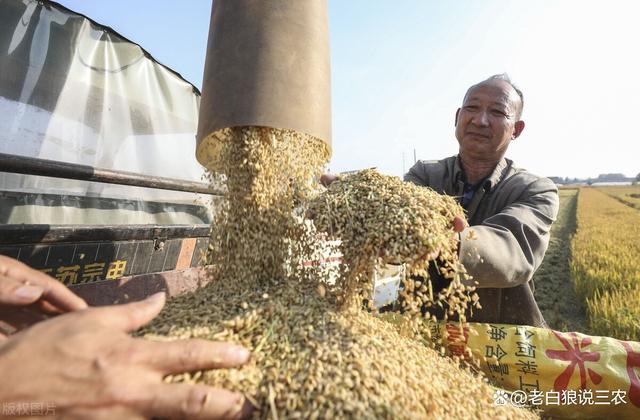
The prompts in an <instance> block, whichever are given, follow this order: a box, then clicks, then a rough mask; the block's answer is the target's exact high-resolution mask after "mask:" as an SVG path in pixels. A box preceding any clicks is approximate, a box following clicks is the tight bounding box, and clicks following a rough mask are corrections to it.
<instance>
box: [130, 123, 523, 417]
mask: <svg viewBox="0 0 640 420" xmlns="http://www.w3.org/2000/svg"><path fill="white" fill-rule="evenodd" d="M221 145H222V147H223V149H222V152H221V153H220V154H219V155H220V160H221V161H220V162H219V163H220V164H222V165H223V167H224V168H225V171H224V172H225V178H226V184H227V189H228V193H227V196H226V200H225V203H224V204H223V205H222V206H221V208H220V209H216V210H218V214H217V217H216V221H215V222H214V224H213V225H212V233H211V238H212V245H213V246H212V247H211V249H210V255H209V262H210V263H211V264H212V271H211V275H212V276H215V277H214V281H213V282H212V283H210V284H209V285H208V286H206V287H205V288H202V289H200V290H198V291H197V292H195V293H189V294H186V295H182V296H179V297H177V298H175V299H173V300H171V301H170V302H169V304H168V305H167V308H166V309H165V310H164V311H163V312H162V313H161V314H160V316H159V317H158V318H156V319H155V320H154V321H153V322H152V324H150V325H149V326H148V327H147V328H145V329H144V330H143V331H142V332H143V333H146V337H148V338H150V339H156V340H171V339H176V338H206V339H212V340H223V341H230V342H235V343H240V344H243V345H244V346H246V347H247V348H249V349H250V350H251V351H252V357H251V360H250V361H249V363H248V364H247V365H245V366H243V367H242V368H240V369H226V370H211V371H205V372H194V373H190V374H183V375H177V376H173V377H168V378H167V380H168V381H174V382H199V383H206V384H210V385H214V386H219V387H225V388H227V389H230V390H235V391H240V392H243V393H244V394H245V395H246V397H247V398H248V399H249V400H250V401H251V402H252V403H253V405H254V406H255V407H256V411H255V412H254V416H255V417H256V418H273V419H278V418H305V419H306V418H311V419H316V418H401V419H402V418H426V417H436V418H443V417H445V416H446V417H453V418H495V417H500V418H533V417H534V415H533V414H532V413H531V412H528V411H525V410H522V409H518V408H515V407H511V406H495V405H494V404H493V398H492V395H493V390H492V389H491V388H490V387H489V386H488V385H487V384H486V383H485V382H483V381H482V380H481V379H480V378H478V377H475V376H473V375H472V374H470V373H469V372H467V371H465V370H461V369H459V368H458V367H457V365H456V364H454V362H452V361H451V360H449V359H446V358H443V357H441V356H439V355H438V354H437V353H436V352H435V351H434V350H432V349H430V348H427V347H426V346H424V345H423V344H422V343H420V342H419V341H417V340H413V339H411V338H407V337H405V336H402V335H400V334H399V332H398V330H397V328H396V327H395V326H394V325H392V324H390V323H387V322H384V321H382V320H380V319H378V318H376V317H374V316H373V315H372V314H370V313H368V312H366V311H364V310H363V309H362V304H361V302H360V301H359V300H358V299H356V298H355V297H354V296H355V294H357V292H356V290H357V289H360V288H362V287H361V286H362V284H364V282H365V277H364V276H365V274H364V273H362V272H360V271H359V270H361V267H360V266H354V267H350V268H349V269H350V270H352V271H351V273H352V274H351V277H350V278H357V279H358V281H359V282H360V283H359V286H357V287H356V286H351V285H348V284H347V285H345V283H344V280H340V281H339V282H340V284H342V285H345V286H346V287H347V289H349V290H352V291H353V293H355V294H349V293H346V292H344V291H343V290H338V289H337V288H333V287H328V285H327V282H326V280H327V278H326V277H327V274H326V271H325V269H324V268H323V267H322V265H313V264H312V265H310V266H305V265H304V264H301V262H302V261H305V260H308V259H309V258H313V256H314V255H317V252H318V241H317V240H316V235H315V233H314V232H313V229H310V228H309V225H308V224H306V223H304V222H302V221H301V217H300V216H301V215H303V214H305V212H306V209H305V206H304V203H305V202H308V200H309V199H310V197H311V193H313V190H314V189H315V188H316V187H315V182H314V179H317V176H319V174H320V171H321V168H322V166H323V165H324V164H325V163H326V161H327V159H328V153H327V150H326V148H325V146H324V143H323V142H321V141H320V140H318V139H315V138H313V137H311V136H307V135H303V134H300V133H296V132H292V131H289V130H279V129H269V128H263V127H240V128H233V129H229V130H226V131H225V132H224V133H222V134H221ZM446 217H447V215H446V214H443V219H444V218H446ZM447 231H450V229H447ZM364 233H366V232H363V234H364ZM440 234H441V236H438V235H440ZM440 234H438V235H436V236H435V237H434V239H433V241H434V243H433V246H432V248H429V249H436V248H437V249H439V250H440V255H443V256H444V255H446V253H447V252H448V251H447V250H451V249H452V248H448V247H450V245H447V243H443V244H440V243H439V242H438V241H439V240H440V239H443V238H448V233H443V232H440ZM445 242H446V241H445ZM451 246H452V245H451ZM364 252H366V253H368V254H371V253H375V257H376V258H378V254H377V252H378V251H377V250H376V249H373V248H371V249H369V248H366V249H365V251H364ZM371 258H373V257H371ZM373 259H375V258H373ZM367 260H368V259H367ZM364 266H367V264H364V265H363V267H364ZM367 269H368V268H367ZM353 273H356V274H353ZM350 293H351V292H350Z"/></svg>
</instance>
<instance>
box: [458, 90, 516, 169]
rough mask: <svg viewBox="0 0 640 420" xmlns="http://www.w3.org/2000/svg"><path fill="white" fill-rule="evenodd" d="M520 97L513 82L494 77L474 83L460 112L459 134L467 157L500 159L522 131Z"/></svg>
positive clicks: (486, 159) (462, 151) (461, 148)
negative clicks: (511, 83) (519, 108)
mask: <svg viewBox="0 0 640 420" xmlns="http://www.w3.org/2000/svg"><path fill="white" fill-rule="evenodd" d="M519 104H520V98H519V96H518V94H517V93H516V91H515V90H514V89H513V88H512V87H511V85H509V83H507V82H505V81H502V80H492V81H489V82H485V83H482V84H479V85H477V86H474V87H472V88H471V89H470V90H469V91H468V92H467V95H466V97H465V98H464V103H463V104H462V108H460V109H458V112H457V113H456V138H457V139H458V143H459V144H460V154H461V155H463V156H464V157H465V158H467V159H472V160H481V161H495V162H498V161H499V160H500V159H501V158H502V156H504V154H505V152H506V151H507V147H508V146H509V143H510V142H511V140H513V139H515V138H516V137H518V136H519V135H520V133H521V132H522V130H523V129H524V122H523V121H518V115H517V114H518V105H519Z"/></svg>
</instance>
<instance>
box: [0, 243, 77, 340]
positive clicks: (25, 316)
mask: <svg viewBox="0 0 640 420" xmlns="http://www.w3.org/2000/svg"><path fill="white" fill-rule="evenodd" d="M86 307H87V304H86V302H85V301H84V300H82V299H81V298H80V297H78V296H76V295H75V294H74V293H73V292H71V291H70V290H69V289H68V288H67V287H65V286H64V285H63V284H62V283H60V282H59V281H57V280H55V279H53V278H51V277H49V276H47V275H46V274H43V273H41V272H39V271H37V270H34V269H32V268H29V267H28V266H26V265H25V264H23V263H21V262H19V261H17V260H14V259H12V258H9V257H5V256H3V255H0V321H3V322H5V323H6V324H8V325H9V326H11V327H12V329H18V330H19V329H21V328H24V327H27V326H29V325H32V324H34V323H35V322H37V321H41V320H43V319H46V318H47V317H49V316H51V315H57V314H61V313H65V312H70V311H77V310H81V309H85V308H86ZM0 336H1V334H0Z"/></svg>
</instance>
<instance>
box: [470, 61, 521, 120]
mask: <svg viewBox="0 0 640 420" xmlns="http://www.w3.org/2000/svg"><path fill="white" fill-rule="evenodd" d="M492 80H502V81H503V82H507V83H509V86H511V87H512V88H513V90H515V91H516V93H517V94H518V97H519V98H520V106H519V107H518V109H517V110H516V118H517V119H518V120H520V118H521V117H522V109H523V108H524V95H523V94H522V91H521V90H520V89H519V88H518V87H517V86H516V85H515V84H514V83H513V82H512V81H511V78H510V77H509V75H508V74H507V73H501V74H494V75H493V76H489V77H487V78H486V79H485V80H483V81H482V82H479V83H476V84H475V85H473V86H471V87H470V88H469V89H467V93H466V94H465V95H464V97H465V99H466V98H467V95H468V94H469V91H470V90H471V89H473V88H474V87H476V86H479V85H481V84H483V83H486V82H490V81H492Z"/></svg>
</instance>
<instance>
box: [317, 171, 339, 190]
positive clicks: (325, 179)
mask: <svg viewBox="0 0 640 420" xmlns="http://www.w3.org/2000/svg"><path fill="white" fill-rule="evenodd" d="M337 179H338V175H332V174H322V176H321V177H320V184H322V185H323V186H325V187H328V186H329V185H331V183H332V182H333V181H336V180H337Z"/></svg>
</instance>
